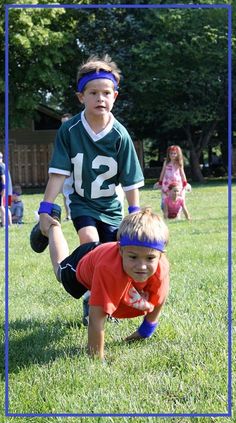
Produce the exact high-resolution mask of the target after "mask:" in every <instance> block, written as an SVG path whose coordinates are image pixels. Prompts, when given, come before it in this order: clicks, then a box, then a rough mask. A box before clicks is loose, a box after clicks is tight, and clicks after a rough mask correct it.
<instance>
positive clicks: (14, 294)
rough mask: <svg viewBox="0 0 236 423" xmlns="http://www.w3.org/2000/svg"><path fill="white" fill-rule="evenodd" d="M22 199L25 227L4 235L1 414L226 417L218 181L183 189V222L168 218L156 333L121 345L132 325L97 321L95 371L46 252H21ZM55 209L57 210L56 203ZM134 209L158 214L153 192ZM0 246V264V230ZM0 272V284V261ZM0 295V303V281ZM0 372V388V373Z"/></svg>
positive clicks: (28, 205)
mask: <svg viewBox="0 0 236 423" xmlns="http://www.w3.org/2000/svg"><path fill="white" fill-rule="evenodd" d="M235 195H236V188H235V187H234V188H233V196H235ZM22 199H23V201H24V204H25V218H24V221H25V224H24V225H21V226H20V227H17V226H13V227H10V228H9V412H10V413H14V414H15V413H16V414H18V413H19V414H21V413H23V414H36V415H37V414H39V415H40V414H49V415H50V414H53V415H54V414H61V413H62V414H64V413H65V414H174V415H175V414H204V415H205V414H209V415H213V414H216V413H219V414H223V413H227V399H228V398H227V392H228V370H227V367H228V362H227V357H228V336H227V335H228V334H227V330H228V329H227V328H228V320H227V312H228V304H227V301H228V284H227V281H228V233H227V230H228V229H227V228H228V216H227V213H228V206H227V184H226V183H210V182H209V183H207V184H205V185H204V186H198V185H196V186H193V190H192V193H190V194H188V195H187V198H186V201H187V206H188V209H189V211H190V214H191V216H192V221H191V222H187V221H186V220H184V219H183V220H181V221H168V226H169V230H170V241H169V245H168V248H167V256H168V258H169V261H170V265H171V290H170V295H169V298H168V301H167V303H166V306H165V308H164V311H163V313H162V315H161V318H160V326H159V328H158V330H157V331H156V333H155V334H154V335H153V337H152V338H151V339H149V340H144V341H143V342H139V343H133V344H126V343H125V342H124V341H123V339H124V338H125V337H126V336H127V335H128V334H130V333H131V332H132V331H134V330H135V329H136V328H137V327H138V326H139V324H140V322H141V320H142V318H136V319H131V320H126V319H124V320H121V321H120V323H119V324H112V323H107V324H106V354H107V358H108V364H107V365H105V366H104V365H102V364H100V363H99V362H97V361H92V360H91V359H90V358H89V357H88V356H87V355H86V350H85V347H86V340H87V329H86V328H85V327H83V326H82V325H81V317H82V301H81V300H75V299H73V298H72V297H70V296H69V295H68V294H67V293H66V292H65V291H63V289H62V287H61V286H60V285H59V283H58V282H57V281H56V279H55V277H54V274H53V271H52V268H51V264H50V259H49V254H48V250H46V251H45V252H44V253H42V254H36V253H34V252H33V251H32V250H31V248H30V245H29V234H30V231H31V228H32V226H33V225H34V210H37V208H38V204H39V202H40V201H41V199H42V195H40V194H34V195H33V194H31V195H23V196H22ZM58 203H59V204H61V205H62V198H61V197H59V198H58ZM141 205H143V206H144V205H148V206H152V208H153V210H155V211H156V212H160V193H159V192H158V191H154V190H152V188H151V185H150V186H147V187H146V188H144V189H142V190H141ZM62 227H63V231H64V233H65V236H66V238H67V240H68V243H69V247H70V250H71V251H72V250H73V249H74V248H75V247H76V246H77V243H78V239H77V236H76V233H75V230H74V228H73V225H72V223H71V222H63V223H62ZM234 241H235V240H234ZM0 248H1V257H3V255H4V231H3V229H1V231H0ZM0 271H1V280H2V282H3V275H4V263H3V260H1V261H0ZM1 293H2V296H1V298H3V295H4V288H3V283H2V284H1ZM1 316H2V314H1ZM2 333H3V331H2ZM2 339H3V335H2ZM2 351H3V348H2ZM234 365H235V363H234ZM2 373H3V374H2V377H1V387H0V388H2V390H3V389H4V382H5V378H4V370H3V367H2ZM3 415H4V411H3V403H2V420H1V417H0V422H8V421H9V422H12V421H13V422H49V421H50V422H51V421H52V420H53V421H54V420H55V421H56V422H63V423H64V422H67V421H68V422H70V423H74V422H79V421H81V422H86V421H94V422H99V423H100V422H101V423H103V422H104V423H105V422H106V423H110V422H116V423H117V422H124V423H125V422H129V421H130V418H129V417H118V416H115V417H114V416H110V417H108V416H107V417H105V416H104V417H94V418H92V419H91V418H89V417H84V418H82V417H70V418H69V417H67V418H63V417H56V418H54V419H53V418H52V417H39V416H38V417H23V416H22V417H20V418H16V417H12V418H4V417H3ZM149 421H150V422H153V421H160V422H172V421H173V422H175V423H176V422H181V423H185V422H190V421H191V422H197V423H199V422H204V423H205V422H220V423H222V422H225V423H226V422H227V423H228V422H229V421H232V422H233V421H234V419H229V418H225V417H219V418H215V417H212V418H211V417H210V416H209V417H199V418H193V417H192V418H189V417H178V418H177V416H176V417H174V416H173V417H167V416H166V417H163V418H160V417H156V418H154V417H153V418H151V417H136V418H135V423H138V422H149Z"/></svg>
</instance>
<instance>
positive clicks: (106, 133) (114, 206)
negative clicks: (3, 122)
mask: <svg viewBox="0 0 236 423" xmlns="http://www.w3.org/2000/svg"><path fill="white" fill-rule="evenodd" d="M119 81H120V70H119V69H118V67H117V65H116V64H115V63H114V62H112V60H111V58H110V57H109V56H108V55H106V56H105V57H104V58H102V59H100V58H97V57H91V58H89V59H88V61H87V62H86V63H84V64H83V65H82V66H81V67H80V69H79V72H78V79H77V94H76V95H77V97H78V99H79V101H80V103H82V104H83V105H84V111H83V112H82V113H79V114H77V115H75V116H73V117H72V118H71V119H70V120H69V121H67V122H64V123H63V124H62V125H61V127H60V129H59V130H58V133H57V137H56V141H55V148H54V153H53V156H52V160H51V163H50V167H49V181H48V184H47V187H46V190H45V194H44V200H43V201H42V202H41V204H40V208H39V211H38V212H39V214H40V226H36V228H34V229H33V233H31V246H32V248H33V249H34V251H36V252H41V251H42V249H41V246H42V248H43V249H44V248H45V243H44V241H45V237H44V235H45V234H46V233H47V232H48V229H49V227H50V226H51V225H57V224H58V223H57V221H56V220H55V219H53V218H52V208H53V202H54V200H55V198H56V197H57V195H58V193H59V192H60V191H61V188H62V185H63V182H64V180H65V178H66V177H67V176H70V178H69V179H68V181H70V183H71V186H70V194H69V195H68V198H69V207H70V214H71V219H72V221H73V224H74V227H75V229H76V232H77V233H78V236H79V241H80V244H81V245H82V244H85V243H88V242H98V241H101V242H109V241H114V240H115V239H116V234H117V230H118V227H119V225H120V223H121V220H122V204H121V203H120V201H119V199H118V196H117V193H116V187H117V186H118V185H119V184H121V186H122V188H123V190H124V192H125V195H126V199H127V202H128V205H129V212H133V211H135V210H137V209H139V187H141V186H143V185H144V177H143V173H142V170H141V167H140V164H139V161H138V158H137V155H136V152H135V148H134V145H133V142H132V140H131V138H130V135H129V134H128V132H127V130H126V129H125V128H124V126H123V125H121V124H120V123H119V122H118V121H117V120H116V119H115V118H114V116H113V115H112V113H111V110H112V107H113V104H114V102H115V100H116V98H117V95H118V85H119ZM39 227H40V230H39ZM41 241H42V242H41ZM46 241H47V239H46ZM85 317H86V316H85Z"/></svg>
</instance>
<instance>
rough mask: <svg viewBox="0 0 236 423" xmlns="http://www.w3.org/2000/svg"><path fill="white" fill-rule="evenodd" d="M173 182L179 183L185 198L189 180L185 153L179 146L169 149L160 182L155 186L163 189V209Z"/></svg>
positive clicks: (172, 146)
mask: <svg viewBox="0 0 236 423" xmlns="http://www.w3.org/2000/svg"><path fill="white" fill-rule="evenodd" d="M172 182H178V183H179V184H180V185H181V187H182V196H183V197H184V195H185V191H184V190H185V187H186V186H187V179H186V175H185V172H184V162H183V153H182V150H181V148H180V147H179V146H178V145H171V146H170V147H168V148H167V152H166V160H165V161H164V163H163V167H162V171H161V174H160V178H159V181H158V182H156V183H155V184H154V188H159V189H161V193H162V203H161V208H162V209H163V207H164V200H165V198H166V197H167V196H168V187H169V185H170V183H172Z"/></svg>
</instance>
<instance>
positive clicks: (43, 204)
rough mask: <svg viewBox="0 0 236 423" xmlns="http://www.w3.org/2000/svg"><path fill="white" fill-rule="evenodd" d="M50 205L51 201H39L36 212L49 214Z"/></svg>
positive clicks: (50, 210) (51, 205)
mask: <svg viewBox="0 0 236 423" xmlns="http://www.w3.org/2000/svg"><path fill="white" fill-rule="evenodd" d="M52 207H53V203H48V202H47V201H41V203H40V206H39V209H38V214H41V213H47V214H51V212H52Z"/></svg>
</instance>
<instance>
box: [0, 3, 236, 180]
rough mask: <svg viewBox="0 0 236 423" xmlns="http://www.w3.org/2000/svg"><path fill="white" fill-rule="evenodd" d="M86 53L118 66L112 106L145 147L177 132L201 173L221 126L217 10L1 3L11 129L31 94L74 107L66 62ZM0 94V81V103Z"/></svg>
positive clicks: (220, 21)
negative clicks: (6, 32) (205, 155)
mask: <svg viewBox="0 0 236 423" xmlns="http://www.w3.org/2000/svg"><path fill="white" fill-rule="evenodd" d="M31 1H32V3H33V0H31ZM200 1H201V3H203V4H204V3H205V4H209V1H208V0H207V1H206V0H200ZM44 2H45V5H46V4H47V1H46V0H44ZM73 2H74V3H75V4H78V3H77V2H76V1H75V0H72V1H70V4H71V3H73ZM225 2H226V0H225ZM21 3H22V6H23V4H24V0H21ZM53 3H55V4H56V0H53V2H50V4H53ZM90 3H91V4H92V2H91V1H89V0H88V1H87V4H90ZM160 3H161V4H163V3H165V4H167V3H168V2H167V1H166V2H163V1H161V2H160ZM170 3H172V2H170ZM181 3H183V1H181ZM197 3H198V4H199V1H198V2H197ZM212 3H213V4H214V3H216V2H213V1H212ZM18 4H20V1H18ZM27 4H29V3H27ZM40 4H43V3H42V2H40ZM83 4H86V2H83ZM116 4H117V3H116ZM127 4H128V3H127ZM130 4H134V2H133V1H132V2H130ZM101 5H102V2H101ZM234 14H235V11H234ZM234 22H235V21H234ZM0 37H1V40H3V31H2V33H1V34H0ZM1 49H2V51H3V43H2V47H1ZM94 53H96V54H99V55H101V54H103V53H109V54H111V56H112V58H113V59H114V60H115V61H116V62H117V63H118V65H119V66H120V68H121V70H122V73H123V75H124V79H123V80H122V82H121V88H120V95H119V98H118V101H117V103H116V108H115V114H116V115H117V116H118V118H119V119H120V120H121V121H124V122H125V124H126V126H128V129H129V130H130V131H131V132H132V133H133V136H134V137H135V138H136V139H146V138H149V139H152V140H153V146H152V148H153V149H158V148H160V147H162V148H163V146H166V143H168V142H170V141H171V142H172V140H174V139H176V140H178V143H179V144H181V145H182V146H183V147H184V148H186V149H187V150H189V158H190V163H191V165H192V172H193V177H194V178H195V179H198V180H200V179H202V175H201V172H200V167H199V158H200V156H201V153H202V151H203V150H204V148H206V147H207V145H208V144H209V143H210V142H211V139H212V136H213V135H214V136H215V135H216V132H217V130H218V127H219V125H220V127H222V126H224V124H225V125H227V122H226V120H227V10H226V9H171V8H170V9H161V10H160V9H138V8H137V9H127V8H123V7H122V8H102V7H101V8H98V9H97V8H91V9H64V8H55V9H54V8H44V9H43V8H40V9H33V8H23V7H22V8H20V9H10V10H9V73H10V79H9V80H10V83H9V99H10V125H11V127H13V126H22V125H24V119H25V118H28V117H29V116H32V115H33V113H34V110H35V107H36V106H37V105H38V103H39V102H42V103H46V104H48V105H51V106H52V107H54V108H58V109H59V110H61V111H67V110H68V111H71V112H73V113H76V112H77V111H78V103H77V100H76V99H75V81H76V69H77V67H78V65H79V64H80V63H81V61H82V60H83V59H85V58H87V57H88V56H89V55H90V54H94ZM1 57H2V55H1ZM1 60H2V59H1ZM1 64H2V65H3V62H2V63H1ZM3 94H4V88H3V79H0V95H1V103H3ZM225 143H226V140H225Z"/></svg>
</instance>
